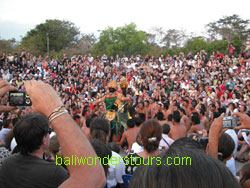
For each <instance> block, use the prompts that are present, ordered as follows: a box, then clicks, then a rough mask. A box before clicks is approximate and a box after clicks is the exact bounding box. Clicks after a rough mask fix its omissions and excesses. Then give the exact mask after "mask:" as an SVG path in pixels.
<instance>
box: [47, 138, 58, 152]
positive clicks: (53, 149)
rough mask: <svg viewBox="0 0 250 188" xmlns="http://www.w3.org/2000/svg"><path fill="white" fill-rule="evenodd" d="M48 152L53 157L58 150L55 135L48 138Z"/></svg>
mask: <svg viewBox="0 0 250 188" xmlns="http://www.w3.org/2000/svg"><path fill="white" fill-rule="evenodd" d="M48 150H49V151H50V152H51V153H52V154H53V155H54V156H55V155H56V154H57V153H58V152H59V150H60V144H59V141H58V139H57V137H56V135H55V136H52V137H51V138H50V143H49V148H48Z"/></svg>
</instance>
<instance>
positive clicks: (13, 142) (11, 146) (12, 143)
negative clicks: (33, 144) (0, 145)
mask: <svg viewBox="0 0 250 188" xmlns="http://www.w3.org/2000/svg"><path fill="white" fill-rule="evenodd" d="M16 145H17V143H16V139H15V138H13V139H12V140H11V143H10V149H11V151H13V149H14V148H15V147H16Z"/></svg>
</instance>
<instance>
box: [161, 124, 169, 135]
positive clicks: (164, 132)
mask: <svg viewBox="0 0 250 188" xmlns="http://www.w3.org/2000/svg"><path fill="white" fill-rule="evenodd" d="M169 132H170V126H169V124H167V123H164V124H163V125H162V133H163V134H168V133H169Z"/></svg>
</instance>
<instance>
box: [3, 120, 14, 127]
mask: <svg viewBox="0 0 250 188" xmlns="http://www.w3.org/2000/svg"><path fill="white" fill-rule="evenodd" d="M3 128H9V129H10V128H12V120H11V119H4V120H3Z"/></svg>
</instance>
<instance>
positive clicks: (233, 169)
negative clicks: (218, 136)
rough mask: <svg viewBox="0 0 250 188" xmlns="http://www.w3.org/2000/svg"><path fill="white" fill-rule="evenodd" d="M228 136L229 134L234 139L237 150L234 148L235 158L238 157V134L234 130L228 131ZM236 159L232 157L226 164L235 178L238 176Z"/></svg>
mask: <svg viewBox="0 0 250 188" xmlns="http://www.w3.org/2000/svg"><path fill="white" fill-rule="evenodd" d="M225 133H226V134H228V135H229V136H231V138H232V139H233V141H234V143H235V148H234V157H236V155H237V147H238V137H237V134H236V132H235V131H234V130H233V129H228V130H226V132H225ZM234 157H231V159H229V160H228V161H227V162H226V166H227V168H228V169H229V170H230V171H231V172H232V174H233V175H234V176H236V167H235V159H234Z"/></svg>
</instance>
